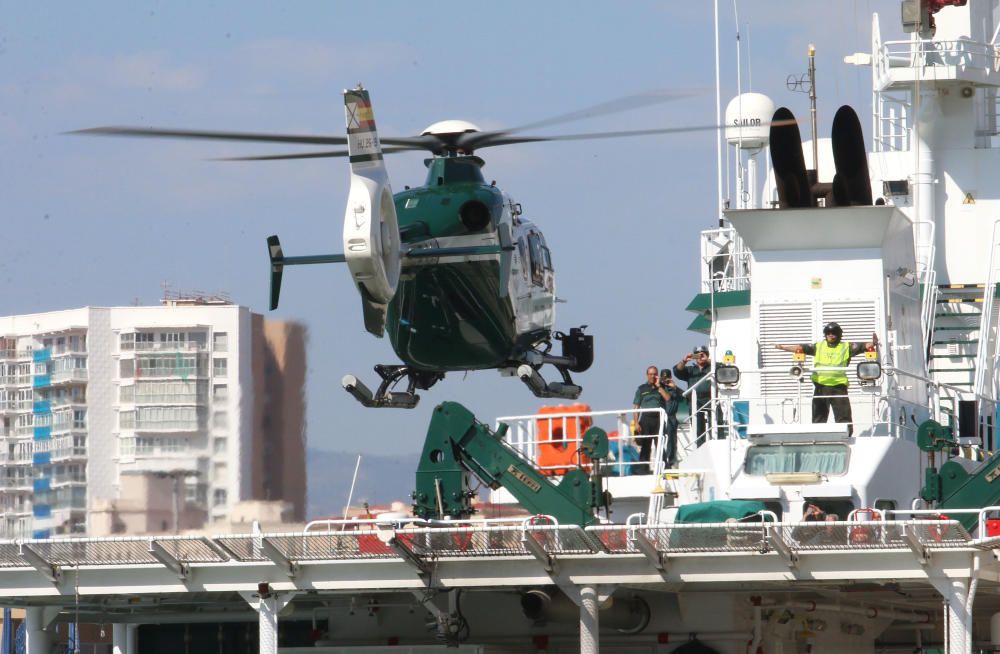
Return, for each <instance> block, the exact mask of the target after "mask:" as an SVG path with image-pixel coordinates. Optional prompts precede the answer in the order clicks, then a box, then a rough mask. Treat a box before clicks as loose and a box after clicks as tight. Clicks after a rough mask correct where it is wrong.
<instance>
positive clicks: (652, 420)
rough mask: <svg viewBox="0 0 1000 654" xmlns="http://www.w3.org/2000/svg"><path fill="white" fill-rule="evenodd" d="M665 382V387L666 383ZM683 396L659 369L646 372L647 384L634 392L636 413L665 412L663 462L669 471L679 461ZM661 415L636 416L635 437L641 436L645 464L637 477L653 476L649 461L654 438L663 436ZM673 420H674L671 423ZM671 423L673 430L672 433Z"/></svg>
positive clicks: (641, 459)
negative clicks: (679, 407)
mask: <svg viewBox="0 0 1000 654" xmlns="http://www.w3.org/2000/svg"><path fill="white" fill-rule="evenodd" d="M664 381H665V382H666V383H664ZM680 395H681V392H680V389H679V388H677V385H676V384H674V380H673V379H670V378H667V379H666V380H661V379H660V375H659V371H658V369H657V367H656V366H649V367H648V368H646V383H644V384H640V385H639V388H637V389H635V398H634V399H633V400H632V404H633V405H635V408H636V409H662V410H663V411H665V412H666V414H667V425H666V427H667V430H666V432H667V444H666V447H665V448H664V452H663V460H664V461H665V462H666V463H667V465H668V467H669V466H672V465H674V464H675V462H676V458H677V402H678V399H679V398H680ZM660 417H661V414H660V413H659V412H654V411H645V412H642V413H639V412H636V414H635V424H636V434H637V435H641V436H640V437H639V438H638V439H637V440H638V441H639V460H640V461H642V462H643V463H641V464H639V465H637V466H635V472H636V474H640V475H643V474H646V475H648V474H650V472H652V471H651V470H650V468H649V460H650V459H651V458H652V450H653V443H654V440H653V438H654V437H656V436H658V435H659V434H660ZM671 417H672V418H673V420H672V421H671ZM671 422H672V423H673V429H672V430H671Z"/></svg>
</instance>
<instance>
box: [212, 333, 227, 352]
mask: <svg viewBox="0 0 1000 654" xmlns="http://www.w3.org/2000/svg"><path fill="white" fill-rule="evenodd" d="M212 349H214V350H215V351H216V352H228V351H229V334H227V333H226V332H215V333H214V334H212Z"/></svg>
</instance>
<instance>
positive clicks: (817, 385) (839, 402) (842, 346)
mask: <svg viewBox="0 0 1000 654" xmlns="http://www.w3.org/2000/svg"><path fill="white" fill-rule="evenodd" d="M843 336H844V330H843V329H841V328H840V325H838V324H837V323H835V322H828V323H827V324H825V325H824V326H823V340H822V341H818V342H816V343H799V344H798V345H781V344H778V345H775V346H774V347H776V348H777V349H779V350H784V351H785V352H792V353H794V352H796V351H799V350H801V351H802V352H803V353H804V354H807V355H809V356H811V357H813V366H814V367H816V368H846V367H847V365H848V364H849V363H850V362H851V357H853V356H855V355H857V354H861V353H862V352H864V351H865V350H866V349H869V348H874V347H875V345H877V344H878V337H877V336H875V335H874V334H873V335H872V340H871V342H869V343H848V342H845V341H842V340H841V339H842V338H843ZM812 383H813V400H812V414H813V416H812V421H813V422H820V423H822V422H826V421H827V419H828V418H829V416H830V408H831V407H832V408H833V420H834V422H846V423H851V422H853V417H852V416H851V400H850V399H849V398H848V397H847V372H846V371H844V370H815V371H813V374H812ZM853 431H854V429H853V426H849V427H848V428H847V433H848V434H850V433H852V432H853Z"/></svg>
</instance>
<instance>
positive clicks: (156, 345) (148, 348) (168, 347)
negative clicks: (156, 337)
mask: <svg viewBox="0 0 1000 654" xmlns="http://www.w3.org/2000/svg"><path fill="white" fill-rule="evenodd" d="M133 349H134V350H135V351H136V352H205V351H207V350H208V346H207V345H206V344H205V343H196V342H195V341H183V342H171V343H164V342H161V341H153V342H137V343H136V344H135V347H134V348H133ZM122 351H123V352H127V351H128V350H122Z"/></svg>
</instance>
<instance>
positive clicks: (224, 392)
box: [212, 384, 229, 402]
mask: <svg viewBox="0 0 1000 654" xmlns="http://www.w3.org/2000/svg"><path fill="white" fill-rule="evenodd" d="M212 399H213V400H215V401H216V402H222V401H223V400H227V399H229V387H228V386H226V385H225V384H216V385H215V387H214V388H212Z"/></svg>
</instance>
